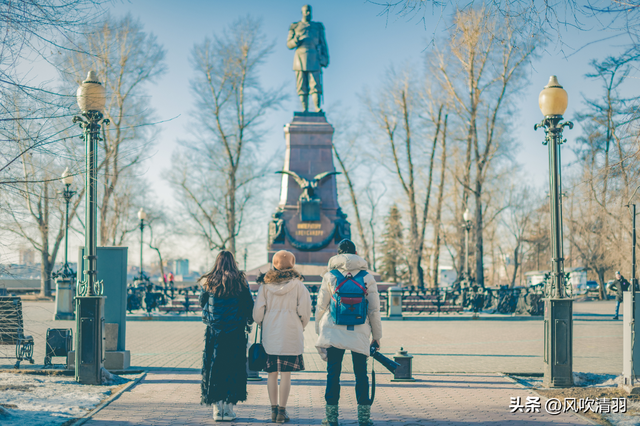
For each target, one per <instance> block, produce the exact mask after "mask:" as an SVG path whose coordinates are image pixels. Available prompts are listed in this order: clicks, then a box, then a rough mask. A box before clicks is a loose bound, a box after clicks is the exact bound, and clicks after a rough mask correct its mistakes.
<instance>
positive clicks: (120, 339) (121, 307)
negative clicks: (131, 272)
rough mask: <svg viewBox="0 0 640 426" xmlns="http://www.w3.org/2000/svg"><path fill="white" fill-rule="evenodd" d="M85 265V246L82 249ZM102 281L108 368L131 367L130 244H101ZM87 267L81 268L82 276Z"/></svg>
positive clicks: (99, 248)
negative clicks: (129, 328)
mask: <svg viewBox="0 0 640 426" xmlns="http://www.w3.org/2000/svg"><path fill="white" fill-rule="evenodd" d="M78 254H79V256H78V259H79V260H80V262H78V265H81V264H82V257H83V255H84V247H80V250H79V253H78ZM97 255H98V276H97V279H98V281H102V288H103V290H102V296H106V298H107V299H106V300H105V303H104V322H105V335H104V336H103V338H104V340H105V349H106V351H105V360H104V367H105V368H106V369H107V370H124V369H127V368H129V365H130V363H131V355H130V352H129V351H128V350H126V348H125V344H126V339H127V247H98V252H97ZM84 269H85V268H84V267H83V268H78V277H81V276H82V271H83V270H84Z"/></svg>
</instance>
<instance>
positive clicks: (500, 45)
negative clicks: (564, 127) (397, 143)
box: [437, 7, 536, 286]
mask: <svg viewBox="0 0 640 426" xmlns="http://www.w3.org/2000/svg"><path fill="white" fill-rule="evenodd" d="M512 25H513V22H509V21H507V22H505V23H500V22H499V21H498V19H497V17H496V16H495V15H493V11H492V10H491V9H489V8H487V7H480V8H477V9H466V10H461V11H458V12H456V14H455V17H454V25H453V27H452V30H451V34H450V37H449V39H448V45H447V49H446V53H442V52H439V54H438V58H439V63H438V65H437V67H438V71H439V74H438V75H439V78H440V79H441V82H442V85H443V86H444V88H445V89H446V90H447V92H448V94H449V95H450V96H451V98H452V99H453V100H454V103H455V105H456V110H457V112H458V114H459V115H460V117H461V118H462V120H464V123H465V127H466V128H467V139H466V143H467V152H466V158H465V174H464V177H463V180H462V182H461V184H462V186H463V188H464V189H465V191H464V195H463V200H462V207H463V208H464V207H465V206H466V203H467V197H468V193H472V194H473V195H474V198H475V206H474V207H475V209H474V210H475V214H474V216H475V217H474V219H475V226H474V236H475V253H474V254H475V263H476V268H475V269H476V271H475V273H476V282H477V284H478V285H480V286H484V241H483V235H484V234H483V231H484V227H485V221H484V217H483V215H484V206H485V204H486V202H487V201H486V200H484V199H483V195H484V185H485V181H486V179H487V177H488V173H489V171H490V169H491V162H492V160H493V159H494V158H495V156H496V154H497V153H498V152H499V147H500V120H499V117H500V113H502V112H503V110H504V103H505V101H506V99H507V98H508V97H509V96H510V95H513V93H514V91H513V90H510V89H511V86H514V85H516V86H517V81H518V80H519V79H521V78H522V75H521V73H520V72H519V71H520V68H521V67H522V65H524V64H526V63H528V61H529V60H530V59H531V57H532V54H533V52H534V50H535V47H536V43H535V42H536V41H535V39H534V41H533V42H532V41H531V40H524V39H523V38H522V37H521V36H520V35H519V34H520V32H519V31H518V30H519V29H517V28H514V27H513V26H512ZM452 57H453V58H455V61H452ZM479 120H482V122H481V123H479ZM479 124H481V126H482V128H481V129H482V133H479ZM471 158H472V159H473V163H474V165H475V170H473V176H471V170H470V167H471V163H470V162H469V160H470V159H471ZM467 166H468V167H469V169H467ZM472 181H473V182H472Z"/></svg>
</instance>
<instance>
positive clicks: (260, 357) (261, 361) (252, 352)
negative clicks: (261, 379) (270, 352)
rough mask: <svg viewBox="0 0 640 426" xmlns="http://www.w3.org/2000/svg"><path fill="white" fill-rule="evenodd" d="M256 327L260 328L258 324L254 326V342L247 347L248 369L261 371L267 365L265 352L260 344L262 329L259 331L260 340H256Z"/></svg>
mask: <svg viewBox="0 0 640 426" xmlns="http://www.w3.org/2000/svg"><path fill="white" fill-rule="evenodd" d="M258 329H260V326H257V327H256V338H255V342H254V343H253V345H251V347H250V348H249V356H248V361H249V370H251V371H262V370H264V369H265V367H266V366H267V352H266V351H265V350H264V346H262V331H261V332H260V342H258Z"/></svg>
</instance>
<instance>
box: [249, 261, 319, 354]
mask: <svg viewBox="0 0 640 426" xmlns="http://www.w3.org/2000/svg"><path fill="white" fill-rule="evenodd" d="M310 318H311V297H310V296H309V291H308V290H307V287H306V286H305V285H304V284H303V283H302V276H301V275H300V274H299V273H298V272H296V271H295V270H293V269H287V270H284V271H275V270H273V271H269V272H267V274H266V275H265V276H264V284H262V285H261V286H260V289H259V290H258V297H257V299H256V302H255V305H254V306H253V320H254V321H255V322H256V323H257V324H261V325H262V345H263V346H264V350H265V351H266V352H267V353H268V354H269V355H301V354H302V353H303V352H304V333H303V332H304V328H305V327H306V326H307V324H308V323H309V320H310Z"/></svg>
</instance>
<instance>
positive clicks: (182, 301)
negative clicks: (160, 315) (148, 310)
mask: <svg viewBox="0 0 640 426" xmlns="http://www.w3.org/2000/svg"><path fill="white" fill-rule="evenodd" d="M199 297H200V296H199V295H197V294H188V295H184V296H183V295H180V296H176V298H175V299H173V300H172V301H171V304H170V305H164V306H158V310H159V311H161V312H187V311H188V312H197V311H201V310H202V308H201V307H200V302H199ZM187 300H188V302H187Z"/></svg>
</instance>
